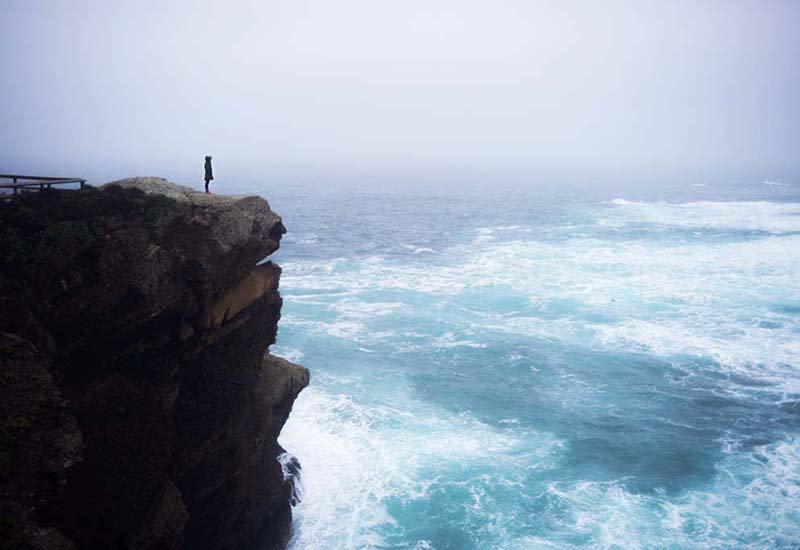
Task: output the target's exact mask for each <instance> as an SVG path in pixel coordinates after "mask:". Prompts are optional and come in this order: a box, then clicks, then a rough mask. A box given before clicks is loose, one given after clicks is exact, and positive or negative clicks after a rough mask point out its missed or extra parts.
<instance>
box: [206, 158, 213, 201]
mask: <svg viewBox="0 0 800 550" xmlns="http://www.w3.org/2000/svg"><path fill="white" fill-rule="evenodd" d="M205 168H206V193H208V192H209V190H208V182H210V181H211V180H213V179H214V171H213V170H212V169H211V157H210V156H206V166H205Z"/></svg>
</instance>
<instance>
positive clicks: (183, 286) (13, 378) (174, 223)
mask: <svg viewBox="0 0 800 550" xmlns="http://www.w3.org/2000/svg"><path fill="white" fill-rule="evenodd" d="M0 222H1V224H2V227H0V262H1V263H0V397H2V398H0V540H2V541H3V542H5V543H6V544H7V545H9V546H11V547H14V546H18V547H22V548H26V547H28V548H48V549H49V548H166V549H170V548H214V549H222V548H231V549H232V548H256V547H257V548H280V547H282V546H283V545H284V544H285V541H286V540H287V537H288V535H289V530H290V524H291V506H290V500H291V498H292V487H291V482H290V481H287V480H285V479H284V475H283V472H282V469H281V465H280V463H279V460H278V457H279V456H280V455H281V454H282V453H283V452H284V451H283V449H281V447H280V446H279V445H278V443H277V437H278V434H279V433H280V430H281V428H282V426H283V424H284V422H285V421H286V418H287V416H288V414H289V411H290V410H291V407H292V403H293V401H294V399H295V397H296V396H297V394H298V393H299V392H300V391H301V390H302V388H303V387H305V386H306V385H307V384H308V380H309V375H308V371H307V370H306V369H305V368H303V367H301V366H298V365H294V364H292V363H289V362H288V361H285V360H283V359H280V358H278V357H274V356H272V355H270V354H268V353H265V352H266V350H267V349H268V347H269V345H270V344H272V343H273V342H274V341H275V335H276V331H277V323H278V319H279V317H280V310H281V297H280V294H279V293H278V280H279V277H280V268H279V267H278V266H277V265H275V264H273V263H272V262H269V261H267V262H263V260H264V258H266V257H267V256H268V255H269V254H271V253H272V252H274V251H275V250H277V248H278V246H279V243H280V239H281V235H282V234H283V233H284V232H285V229H284V227H283V224H282V223H281V218H280V217H279V216H278V215H277V214H275V212H273V211H272V210H271V209H270V207H269V204H268V203H267V202H266V201H265V200H263V199H262V198H259V197H238V196H237V197H228V196H219V195H206V194H203V193H198V192H195V191H193V190H191V189H189V188H186V187H180V186H177V185H174V184H172V183H169V182H167V181H166V180H163V179H160V178H132V179H128V180H122V181H118V182H114V183H111V184H108V185H105V186H103V187H101V188H98V189H92V188H89V189H86V190H84V191H47V190H45V191H43V192H40V193H31V194H27V195H23V196H19V197H17V198H16V199H14V200H10V201H5V202H2V203H0Z"/></svg>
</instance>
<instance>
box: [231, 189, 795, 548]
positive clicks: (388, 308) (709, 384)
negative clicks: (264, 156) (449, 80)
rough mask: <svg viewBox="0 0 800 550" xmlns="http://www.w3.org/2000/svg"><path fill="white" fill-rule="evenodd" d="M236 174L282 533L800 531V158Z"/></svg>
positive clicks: (668, 543)
mask: <svg viewBox="0 0 800 550" xmlns="http://www.w3.org/2000/svg"><path fill="white" fill-rule="evenodd" d="M361 183H363V185H354V186H347V185H338V184H336V183H330V182H327V183H326V182H325V181H324V179H321V180H320V181H319V182H316V183H308V182H306V183H304V184H302V185H300V184H298V185H280V184H279V182H275V183H274V184H270V185H265V186H263V187H261V186H259V185H255V184H254V185H250V186H243V187H246V188H247V189H246V190H249V191H255V192H258V193H260V194H263V195H264V196H265V197H267V198H268V199H269V201H270V203H271V205H272V206H273V208H274V209H275V210H276V211H278V212H279V213H280V214H282V215H283V217H284V221H285V225H286V226H287V228H288V231H289V232H288V233H287V235H286V236H285V237H284V240H283V243H282V248H281V250H280V251H279V252H278V253H277V254H276V256H275V260H276V261H277V262H278V263H279V264H280V265H281V266H282V268H283V275H282V278H281V293H282V295H283V298H284V306H283V315H282V318H281V321H280V329H279V333H278V338H277V343H276V345H275V346H274V348H273V351H274V353H276V354H279V355H283V356H285V357H287V358H288V359H290V360H293V361H296V362H299V363H301V364H303V365H305V366H307V367H309V369H310V370H311V374H312V376H311V384H310V386H309V387H308V388H307V389H306V390H305V391H303V393H302V394H301V395H300V397H299V398H298V400H297V401H296V403H295V405H294V409H293V411H292V413H291V416H290V418H289V421H288V423H287V424H286V427H285V428H284V430H283V433H282V435H281V439H280V442H281V444H282V445H283V446H284V447H285V448H286V449H287V450H288V451H289V452H290V453H292V454H294V455H295V456H296V457H297V458H298V459H299V461H300V463H301V465H302V487H300V490H301V492H302V502H301V503H300V504H299V505H298V506H297V507H296V508H295V526H294V527H295V532H294V536H293V539H292V543H291V548H293V549H294V550H299V549H308V548H313V549H317V548H320V549H323V548H324V549H328V548H381V549H389V548H391V549H395V548H398V549H399V548H409V549H412V548H413V549H481V550H482V549H509V550H511V549H528V548H708V547H713V548H734V547H735V548H747V547H751V548H768V547H769V548H797V547H800V276H799V275H800V183H797V182H794V184H792V183H784V182H779V181H765V180H763V179H750V180H747V181H737V182H727V181H724V180H719V181H704V180H700V179H692V178H687V179H678V180H676V181H671V182H668V183H660V184H658V185H650V184H649V183H648V182H647V181H646V180H642V181H637V182H631V183H630V184H626V185H613V184H609V185H599V186H592V185H590V184H582V185H567V184H564V185H560V184H559V183H558V182H539V183H537V184H536V185H526V184H525V182H524V181H521V182H516V183H514V184H508V185H503V184H498V183H497V182H496V181H490V180H488V179H487V180H486V181H484V182H480V181H477V182H471V183H470V184H469V185H467V184H465V185H464V186H460V185H459V184H458V182H457V181H456V182H452V181H448V182H447V183H446V184H442V185H438V184H437V182H436V181H435V178H432V180H431V181H430V182H425V183H424V184H419V185H415V186H412V187H409V188H406V187H404V186H402V185H393V186H385V187H383V186H379V185H371V184H370V182H361Z"/></svg>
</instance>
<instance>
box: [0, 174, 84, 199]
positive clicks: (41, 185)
mask: <svg viewBox="0 0 800 550" xmlns="http://www.w3.org/2000/svg"><path fill="white" fill-rule="evenodd" d="M67 183H77V184H80V189H83V187H84V185H86V180H85V179H83V178H52V177H47V176H20V175H17V174H10V175H9V174H0V189H13V192H14V194H15V195H16V194H17V193H18V192H20V191H35V190H39V189H50V186H51V185H64V184H67Z"/></svg>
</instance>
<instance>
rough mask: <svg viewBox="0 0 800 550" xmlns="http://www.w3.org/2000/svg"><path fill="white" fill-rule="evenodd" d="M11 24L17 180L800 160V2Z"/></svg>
mask: <svg viewBox="0 0 800 550" xmlns="http://www.w3.org/2000/svg"><path fill="white" fill-rule="evenodd" d="M0 18H2V19H1V23H2V35H0V43H2V49H1V50H0V66H1V67H2V74H3V77H4V78H3V86H2V91H0V94H2V102H1V103H0V110H1V113H0V114H1V115H2V128H1V129H0V167H2V168H3V169H4V170H3V171H6V170H27V171H29V172H30V171H33V172H38V171H41V170H42V169H47V170H49V171H51V172H52V171H56V172H59V170H60V171H61V172H63V171H64V170H65V169H68V170H70V171H73V170H78V171H79V172H80V171H83V172H81V173H86V172H87V171H88V172H91V171H93V170H94V171H96V170H97V167H98V166H105V167H115V168H110V170H111V172H113V173H116V172H121V171H128V172H130V173H135V172H138V173H158V171H159V170H162V171H163V170H166V169H167V168H168V167H169V169H170V170H176V171H179V172H180V171H182V170H187V169H189V168H191V169H195V168H197V170H200V169H201V168H200V167H201V165H202V157H203V155H206V154H212V155H214V158H215V162H222V163H224V165H227V166H234V165H236V166H238V167H240V168H241V167H244V166H250V167H256V168H257V169H258V168H260V167H265V168H270V167H272V168H276V169H277V167H292V166H301V167H318V168H320V169H325V167H331V168H332V169H333V168H334V167H335V168H338V169H341V168H347V167H365V166H370V167H379V166H395V167H410V166H461V167H482V168H486V169H491V167H504V168H506V169H507V168H510V167H512V168H513V167H542V166H545V167H549V168H554V167H555V168H557V167H559V166H572V167H576V166H581V167H589V168H591V167H595V166H602V167H612V168H613V167H644V168H646V169H652V170H655V169H659V168H661V167H679V168H680V167H691V166H702V167H711V168H725V169H736V168H737V167H741V168H747V167H750V168H752V167H754V166H757V167H762V166H764V167H774V168H780V167H783V168H786V167H797V166H798V155H797V151H798V145H799V144H800V61H798V60H800V32H798V24H800V2H792V1H787V2H777V1H753V2H743V1H738V2H737V1H719V2H716V1H704V2H696V1H688V2H683V1H669V2H668V1H664V2H646V1H635V2H634V1H631V2H588V1H586V2H563V1H559V2H555V1H554V2H532V1H499V0H495V1H483V2H475V1H469V0H441V1H436V2H434V1H430V0H424V1H423V0H405V1H402V2H399V1H398V2H388V1H377V0H355V1H352V0H351V1H348V0H342V1H337V2H330V1H325V0H312V1H292V2H261V1H252V2H251V1H228V2H196V1H191V2H189V1H186V2H170V3H169V5H168V6H165V5H162V2H142V1H138V2H96V1H69V2H67V1H50V2H48V1H37V2H31V1H30V0H23V1H16V0H11V1H9V0H5V1H4V2H3V4H2V7H1V8H0ZM62 167H63V168H62ZM167 171H169V170H167ZM121 175H126V174H121Z"/></svg>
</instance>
